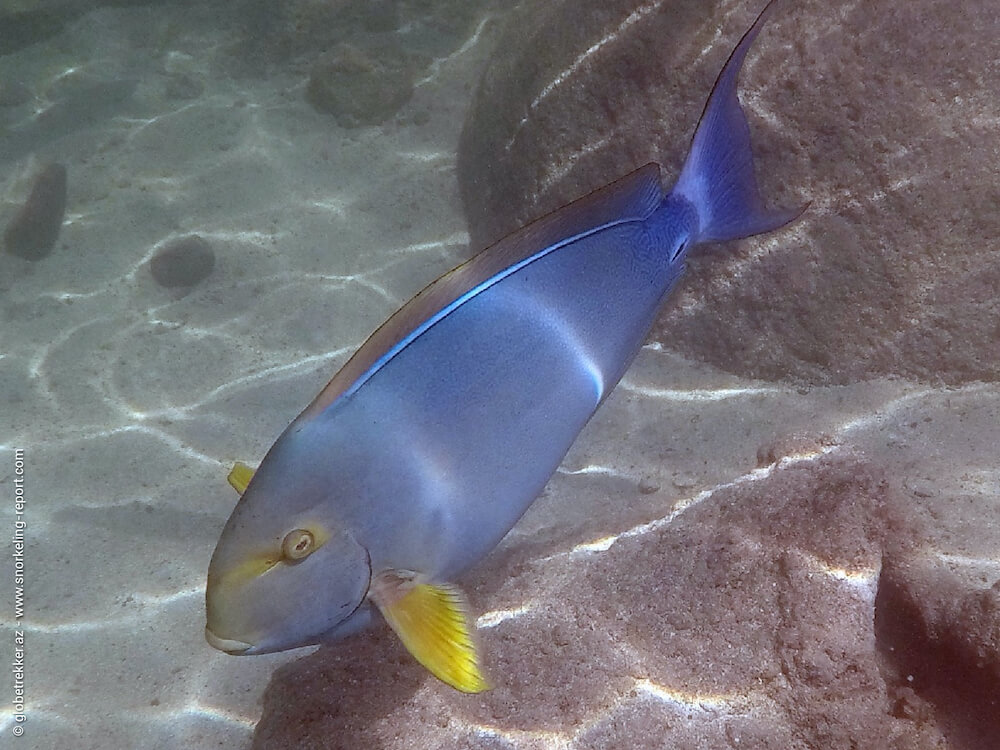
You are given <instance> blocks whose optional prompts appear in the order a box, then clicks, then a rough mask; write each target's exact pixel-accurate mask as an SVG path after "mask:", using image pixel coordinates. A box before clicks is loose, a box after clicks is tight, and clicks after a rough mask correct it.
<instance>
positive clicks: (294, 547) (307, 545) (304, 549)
mask: <svg viewBox="0 0 1000 750" xmlns="http://www.w3.org/2000/svg"><path fill="white" fill-rule="evenodd" d="M315 549H316V539H315V537H314V536H313V534H312V532H311V531H309V530H308V529H292V530H291V531H289V532H288V533H287V534H285V538H284V539H283V540H282V542H281V554H282V556H283V557H284V559H285V560H286V561H287V562H298V561H299V560H301V559H303V558H305V557H308V556H309V555H311V554H312V553H313V551H314V550H315Z"/></svg>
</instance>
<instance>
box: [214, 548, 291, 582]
mask: <svg viewBox="0 0 1000 750" xmlns="http://www.w3.org/2000/svg"><path fill="white" fill-rule="evenodd" d="M279 562H281V558H280V557H278V556H276V555H271V554H266V555H255V556H253V557H249V558H247V559H246V560H244V561H243V562H241V563H240V564H239V565H234V566H233V567H231V568H229V569H228V570H226V571H225V572H224V573H223V574H222V577H221V580H220V581H218V582H217V584H216V585H219V586H224V587H227V588H228V587H231V586H236V587H238V586H242V585H243V584H245V583H246V582H247V581H252V580H253V579H254V578H259V577H260V576H262V575H264V574H265V573H266V572H267V571H269V570H270V569H271V568H273V567H274V566H275V565H277V564H278V563H279Z"/></svg>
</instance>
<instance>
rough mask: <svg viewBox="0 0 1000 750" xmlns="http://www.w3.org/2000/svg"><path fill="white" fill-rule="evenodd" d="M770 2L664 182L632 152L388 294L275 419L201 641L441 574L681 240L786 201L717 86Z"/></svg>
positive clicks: (560, 449) (228, 644) (482, 548)
mask: <svg viewBox="0 0 1000 750" xmlns="http://www.w3.org/2000/svg"><path fill="white" fill-rule="evenodd" d="M771 7H772V6H771V5H768V7H767V8H765V10H764V12H763V13H761V15H760V17H759V18H758V19H757V21H756V23H755V24H754V25H753V27H752V28H751V29H750V30H749V31H748V32H747V34H746V35H745V36H744V37H743V39H742V40H741V41H740V43H739V45H738V46H737V47H736V49H735V50H734V52H733V54H732V55H731V57H730V59H729V61H728V62H727V63H726V66H725V67H724V69H723V71H722V73H721V74H720V76H719V79H718V81H717V82H716V85H715V87H714V89H713V91H712V94H711V95H710V97H709V101H708V104H707V105H706V108H705V112H704V114H703V115H702V119H701V122H700V123H699V127H698V129H697V131H696V134H695V137H694V140H693V144H692V149H691V153H690V155H689V157H688V159H687V161H686V163H685V167H684V169H683V170H682V172H681V175H680V177H679V178H678V181H677V183H676V185H675V187H674V189H673V190H671V191H670V192H669V193H665V192H664V190H663V189H662V187H661V179H660V169H659V167H658V166H657V165H656V164H648V165H646V166H644V167H642V168H640V169H638V170H636V171H635V172H632V173H631V174H630V175H628V176H626V177H624V178H622V179H620V180H618V181H616V182H614V183H611V184H610V185H608V186H606V187H604V188H602V189H601V190H598V191H596V192H594V193H592V194H590V195H589V196H586V197H584V198H582V199H580V200H578V201H575V202H574V203H571V204H569V205H568V206H565V207H564V208H562V209H560V210H558V211H556V212H554V213H553V214H550V215H549V216H547V217H545V218H543V219H541V220H539V221H537V222H535V223H533V224H530V225H528V226H527V227H525V228H524V229H522V230H520V231H518V232H516V233H514V234H512V235H510V236H509V237H507V238H505V239H504V240H501V241H500V242H499V243H497V244H496V245H494V246H493V247H491V248H489V249H487V250H485V251H484V252H483V253H481V254H479V255H478V256H476V257H475V258H473V259H472V260H470V261H469V262H468V263H466V264H463V265H462V266H459V267H458V268H457V269H455V270H454V271H452V272H450V273H449V274H446V275H445V276H443V277H441V278H440V279H438V280H437V281H436V282H434V283H433V284H432V285H430V286H429V287H427V288H426V289H425V290H424V291H422V292H421V293H420V294H418V295H417V296H416V297H415V298H414V299H412V300H411V301H410V302H408V303H407V304H406V305H404V306H403V307H402V308H401V309H400V310H399V311H398V312H397V313H396V314H395V315H393V316H392V317H391V318H390V319H389V320H388V321H387V322H386V323H385V324H384V325H383V326H382V327H381V328H380V329H379V330H378V331H376V332H375V334H373V335H372V337H371V338H370V339H369V340H368V341H367V342H366V343H365V344H364V346H362V347H361V349H359V350H358V352H357V353H356V354H355V355H354V357H352V358H351V360H350V361H349V362H348V363H347V364H346V365H345V366H344V368H343V369H342V370H341V371H340V372H339V373H338V374H337V375H336V376H335V377H334V378H333V380H331V381H330V383H329V385H328V386H327V387H326V388H325V389H324V390H323V391H322V392H321V393H320V394H319V396H318V397H317V398H316V400H315V401H314V402H313V403H312V404H311V405H310V406H309V407H307V408H306V409H305V411H303V412H302V414H300V415H299V417H298V418H297V419H296V420H295V421H294V422H292V424H290V425H289V427H288V428H287V429H286V430H285V432H284V433H283V434H282V435H281V436H280V437H279V439H278V440H277V441H276V443H275V444H274V446H272V448H271V450H270V451H269V452H268V454H267V456H266V457H265V459H264V461H263V462H262V463H261V465H260V467H259V469H258V471H257V473H256V475H255V476H254V478H253V480H252V481H251V482H250V483H249V486H248V487H247V489H246V491H245V493H244V494H243V497H242V498H241V500H240V502H239V503H238V504H237V507H236V509H235V510H234V512H233V514H232V516H231V517H230V519H229V521H228V523H227V525H226V528H225V530H224V531H223V534H222V537H221V538H220V541H219V544H218V546H217V548H216V552H215V555H214V556H213V560H212V564H211V566H210V569H209V583H208V590H207V602H208V629H207V633H208V637H209V641H210V642H212V643H213V645H216V646H218V647H219V648H223V649H224V650H227V651H230V652H232V653H262V652H265V651H274V650H280V649H283V648H289V647H292V646H298V645H305V644H308V643H315V642H318V641H320V640H326V639H330V638H335V637H338V636H340V635H342V634H345V633H348V632H351V631H353V630H355V629H357V628H358V627H360V626H362V625H364V624H366V623H367V622H368V619H369V617H370V613H371V606H370V596H369V590H370V588H371V587H372V585H373V584H372V582H373V581H374V580H375V579H376V578H377V577H378V576H379V575H381V574H382V572H384V571H410V572H416V573H417V574H419V576H421V577H423V578H424V579H426V580H428V581H450V580H453V579H454V578H455V577H456V576H458V575H459V574H461V573H462V572H463V571H465V570H467V569H468V568H469V567H470V566H472V565H474V564H475V563H476V562H478V561H479V560H480V559H482V558H483V557H484V556H485V555H486V554H487V553H488V552H489V551H490V550H491V549H493V547H494V546H496V544H497V543H498V542H499V541H500V539H501V538H502V537H503V536H504V535H505V534H506V533H507V532H508V531H509V530H510V528H511V527H512V526H513V525H514V524H515V523H516V522H517V520H518V519H519V518H520V517H521V515H522V514H523V513H524V512H525V510H526V509H527V508H528V506H529V505H530V504H531V503H532V501H533V500H534V499H535V498H536V497H537V495H538V494H539V493H540V492H541V490H542V488H543V487H544V485H545V483H546V482H547V481H548V479H549V477H550V476H551V475H552V473H553V472H554V471H555V470H556V468H557V467H558V466H559V463H560V462H561V461H562V459H563V457H564V456H565V454H566V452H567V451H568V450H569V448H570V446H571V445H572V443H573V441H574V440H575V438H576V436H577V435H578V434H579V432H580V430H581V429H582V428H583V426H584V425H585V424H586V423H587V421H588V420H589V419H590V417H591V415H592V414H593V413H594V411H595V410H596V409H597V408H598V406H599V405H600V404H601V402H602V401H603V399H604V398H605V397H606V396H607V395H608V394H609V393H610V391H611V390H612V389H613V388H614V386H615V385H616V384H617V383H618V381H619V380H620V378H621V377H622V376H623V375H624V373H625V371H626V370H627V368H628V366H629V364H630V363H631V361H632V359H633V357H634V356H635V354H636V352H637V351H638V350H639V348H640V347H641V346H642V343H643V341H644V339H645V337H646V335H647V333H648V331H649V328H650V326H651V325H652V323H653V320H654V319H655V317H656V314H657V312H658V310H659V309H660V306H661V304H662V302H663V300H664V299H665V298H666V296H667V295H668V294H669V293H670V291H671V290H672V289H673V288H674V286H675V285H676V283H677V281H678V279H679V278H680V277H681V275H682V273H683V269H684V263H685V259H686V257H687V254H688V253H689V252H690V250H691V248H692V247H693V246H695V245H697V244H699V243H703V242H708V241H720V240H726V239H734V238H738V237H745V236H749V235H751V234H757V233H760V232H766V231H770V230H773V229H776V228H778V227H780V226H782V225H784V224H786V223H787V222H789V221H791V220H792V219H793V218H795V216H797V215H798V213H800V211H799V210H791V211H777V212H774V211H769V210H767V209H766V208H765V207H764V204H763V202H762V201H761V198H760V196H759V192H758V189H757V185H756V180H755V177H754V172H753V157H752V153H751V151H750V140H749V128H748V126H747V122H746V118H745V116H744V114H743V111H742V109H741V108H740V104H739V101H738V99H737V97H736V83H737V77H738V73H739V70H740V68H741V66H742V63H743V60H744V58H745V56H746V53H747V50H748V49H749V47H750V45H751V44H752V42H753V40H754V38H755V37H756V36H757V34H758V33H759V31H760V28H761V26H762V24H763V23H764V20H765V19H766V17H767V14H768V12H769V11H770V9H771ZM301 529H315V534H314V536H315V538H316V539H321V540H322V543H321V544H319V545H318V546H317V548H316V549H315V552H311V551H310V556H309V557H308V558H306V559H304V560H300V559H292V560H289V559H287V556H286V558H282V556H281V554H282V553H281V552H280V551H275V544H276V543H278V544H280V543H281V540H282V538H283V537H285V535H286V534H288V533H290V532H289V530H301ZM310 534H311V535H312V532H310ZM286 538H287V537H286ZM327 540H330V541H327ZM254 555H256V557H254ZM257 571H263V572H261V573H259V574H258V573H257ZM384 611H385V610H384V609H383V612H384Z"/></svg>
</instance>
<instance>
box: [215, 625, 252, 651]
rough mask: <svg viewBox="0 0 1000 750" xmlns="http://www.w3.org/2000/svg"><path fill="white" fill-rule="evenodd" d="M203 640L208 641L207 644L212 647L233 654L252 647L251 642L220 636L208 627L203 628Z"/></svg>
mask: <svg viewBox="0 0 1000 750" xmlns="http://www.w3.org/2000/svg"><path fill="white" fill-rule="evenodd" d="M205 640H206V641H208V645H209V646H211V647H212V648H217V649H219V651H225V652H226V653H227V654H232V655H233V656H240V655H242V654H245V653H247V652H248V651H249V650H250V649H252V648H253V644H252V643H245V642H243V641H236V640H233V639H232V638H220V637H219V636H217V635H216V634H215V633H213V632H212V631H211V630H209V629H208V628H205Z"/></svg>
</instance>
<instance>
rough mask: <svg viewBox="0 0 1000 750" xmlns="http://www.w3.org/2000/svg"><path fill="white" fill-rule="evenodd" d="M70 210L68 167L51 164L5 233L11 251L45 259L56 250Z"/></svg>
mask: <svg viewBox="0 0 1000 750" xmlns="http://www.w3.org/2000/svg"><path fill="white" fill-rule="evenodd" d="M65 213H66V167H65V166H63V165H62V164H49V165H48V166H46V167H45V168H44V169H43V170H42V171H41V172H39V173H38V176H37V177H35V182H34V184H33V185H32V186H31V193H30V194H29V195H28V200H27V201H25V203H24V205H23V206H22V207H21V210H20V211H18V212H17V214H16V215H15V216H14V218H13V219H11V220H10V223H9V224H8V225H7V229H6V230H5V231H4V233H3V241H4V247H6V249H7V252H8V253H10V254H11V255H17V256H18V257H21V258H24V259H26V260H41V259H42V258H44V257H45V256H46V255H48V254H49V253H51V252H52V248H53V247H55V244H56V240H57V239H59V230H60V229H62V223H63V216H64V215H65Z"/></svg>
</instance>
